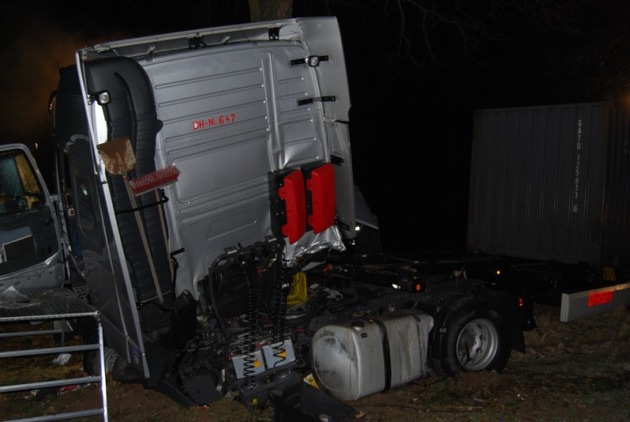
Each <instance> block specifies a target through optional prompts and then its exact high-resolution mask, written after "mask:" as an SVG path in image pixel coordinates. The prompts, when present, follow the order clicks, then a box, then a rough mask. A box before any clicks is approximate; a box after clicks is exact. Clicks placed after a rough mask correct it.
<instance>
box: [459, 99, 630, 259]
mask: <svg viewBox="0 0 630 422" xmlns="http://www.w3.org/2000/svg"><path fill="white" fill-rule="evenodd" d="M629 124H630V119H629V117H628V114H627V113H626V112H623V111H621V110H619V109H616V108H614V107H613V106H612V105H611V104H610V103H583V104H569V105H553V106H537V107H518V108H505V109H485V110H477V111H476V112H475V119H474V127H473V148H472V162H471V179H470V197H469V216H468V234H467V247H468V250H469V251H471V252H472V251H475V252H483V253H491V254H501V255H506V256H512V257H518V258H526V259H536V260H545V261H558V262H563V263H568V264H577V263H583V262H586V263H588V264H590V265H594V266H599V265H620V264H627V263H628V262H630V242H629V241H628V240H629V239H628V237H629V235H628V231H629V228H630V221H629V217H628V209H629V201H630V192H628V190H629V181H630V166H629V164H630V163H628V160H630V157H629V150H630V146H629V145H628V142H629V141H628V140H629V139H630V138H629Z"/></svg>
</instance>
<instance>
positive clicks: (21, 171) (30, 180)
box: [0, 150, 42, 215]
mask: <svg viewBox="0 0 630 422" xmlns="http://www.w3.org/2000/svg"><path fill="white" fill-rule="evenodd" d="M41 200H42V189H41V187H40V185H39V183H38V182H37V177H36V176H35V174H34V173H33V169H32V167H31V166H30V164H29V160H28V158H27V157H26V155H25V154H24V152H23V151H19V150H12V151H6V152H2V153H0V215H4V214H17V213H21V212H26V211H29V210H31V209H33V208H36V207H39V206H40V201H41Z"/></svg>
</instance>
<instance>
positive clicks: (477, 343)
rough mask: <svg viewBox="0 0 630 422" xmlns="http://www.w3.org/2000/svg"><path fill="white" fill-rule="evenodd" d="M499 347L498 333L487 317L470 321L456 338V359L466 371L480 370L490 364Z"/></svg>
mask: <svg viewBox="0 0 630 422" xmlns="http://www.w3.org/2000/svg"><path fill="white" fill-rule="evenodd" d="M498 348H499V334H498V332H497V329H496V327H495V325H494V324H493V323H492V322H491V321H490V320H488V319H485V318H478V319H474V320H472V321H470V322H469V323H468V324H466V326H464V328H463V329H462V331H461V332H460V333H459V336H458V338H457V348H456V353H457V360H458V361H459V364H460V365H461V367H462V368H463V369H465V370H467V371H481V370H483V369H485V368H487V367H488V365H490V363H491V362H492V360H493V359H494V357H495V356H496V354H497V350H498Z"/></svg>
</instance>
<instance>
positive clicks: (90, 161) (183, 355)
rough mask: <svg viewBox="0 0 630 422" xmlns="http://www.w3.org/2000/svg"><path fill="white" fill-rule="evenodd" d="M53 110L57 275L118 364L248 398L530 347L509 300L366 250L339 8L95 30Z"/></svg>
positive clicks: (449, 370) (191, 390) (182, 390)
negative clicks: (197, 24) (87, 311)
mask: <svg viewBox="0 0 630 422" xmlns="http://www.w3.org/2000/svg"><path fill="white" fill-rule="evenodd" d="M52 110H53V115H54V119H53V120H54V146H55V151H56V161H57V162H56V169H57V170H56V189H57V192H58V195H59V196H58V198H57V202H56V203H57V204H58V206H57V207H56V208H58V210H59V211H60V216H61V218H59V220H60V221H59V222H58V224H57V217H56V215H55V212H54V211H52V212H50V215H49V220H50V221H52V222H54V223H55V224H51V225H54V226H55V227H60V228H62V231H63V235H60V234H61V233H59V234H58V236H57V238H59V239H66V240H65V243H64V244H63V245H62V249H61V250H62V252H63V255H55V253H56V252H55V250H54V249H53V247H52V246H51V247H50V251H49V253H48V255H47V258H48V259H49V260H51V261H55V262H57V263H62V264H63V265H61V267H62V268H63V270H64V272H63V274H65V280H61V279H60V277H61V276H59V275H57V274H56V273H55V274H54V277H53V278H54V281H53V282H52V285H54V286H60V287H61V286H63V287H68V288H71V289H72V290H74V291H75V292H77V294H79V295H81V297H84V298H85V300H86V301H88V302H89V303H90V304H91V305H92V306H94V307H95V308H96V309H98V310H99V311H100V312H101V315H102V323H103V327H104V333H105V339H106V343H107V346H108V347H109V348H111V349H112V350H113V351H115V356H116V359H115V362H112V363H111V367H110V369H111V370H112V371H113V375H114V377H115V378H118V379H120V380H128V381H139V382H143V383H144V384H145V386H147V387H149V388H153V389H156V390H158V391H162V392H163V393H165V394H167V395H168V396H169V397H171V398H173V399H174V400H176V401H178V402H179V403H181V404H182V405H185V406H192V405H197V404H207V403H210V402H212V401H215V400H218V399H219V398H221V397H223V396H225V395H227V394H230V395H235V396H236V397H238V398H239V399H240V400H242V401H243V403H244V404H245V405H247V406H248V407H250V408H254V407H256V406H261V405H263V404H264V403H266V402H267V401H268V400H269V399H274V398H277V397H282V396H283V394H284V393H283V392H284V391H287V390H288V388H289V387H294V386H295V385H301V384H303V383H304V382H303V378H304V377H305V376H307V375H309V374H312V375H313V376H314V379H315V380H316V382H317V384H318V386H319V387H320V390H321V391H323V392H326V393H328V394H329V395H330V396H332V397H334V398H336V399H340V400H354V399H357V398H360V397H364V396H366V395H369V394H372V393H374V392H377V391H383V390H385V389H389V388H394V387H396V386H399V385H403V384H405V383H407V382H409V381H412V380H414V379H417V378H420V377H423V376H426V375H427V374H428V373H429V372H430V371H432V370H438V371H440V372H443V373H446V374H455V373H457V372H458V371H461V370H464V371H466V370H470V371H477V370H497V371H501V370H502V369H503V367H504V366H505V364H506V363H507V361H508V359H509V356H510V351H511V350H512V349H516V350H521V351H523V350H524V341H523V327H524V325H523V323H522V317H521V315H520V314H519V309H518V303H519V302H518V298H516V297H515V296H514V295H512V294H508V293H506V292H503V291H499V290H496V289H491V288H488V287H487V285H486V283H485V282H484V281H483V280H475V279H472V278H470V277H468V278H462V277H456V276H454V275H453V274H451V273H448V274H442V275H424V274H423V273H422V271H421V269H420V268H419V267H418V263H417V262H415V261H409V260H402V259H401V260H396V261H393V262H392V261H389V262H385V261H384V260H381V259H376V260H371V259H368V258H367V257H366V256H365V255H364V254H363V253H362V252H361V251H362V250H368V249H374V248H371V247H370V246H369V245H367V244H366V242H368V241H369V239H371V237H370V236H364V235H359V234H358V233H362V232H366V231H373V232H374V231H375V230H376V229H377V227H375V225H374V224H372V222H370V221H368V220H369V218H368V219H366V218H363V215H362V214H361V208H362V206H363V198H362V197H361V196H360V194H358V191H356V190H355V186H354V180H353V169H352V155H351V148H350V138H349V127H348V125H349V111H350V96H349V88H348V82H347V77H346V68H345V62H344V54H343V49H342V44H341V37H340V33H339V28H338V24H337V21H336V19H335V18H333V17H324V18H303V19H289V20H281V21H276V22H257V23H249V24H244V25H234V26H227V27H220V28H209V29H201V30H196V31H189V32H179V33H172V34H165V35H159V36H151V37H144V38H135V39H129V40H123V41H115V42H108V43H102V44H98V45H94V46H92V47H88V48H85V49H82V50H80V51H78V52H77V53H76V63H75V64H73V65H71V66H69V67H66V68H64V69H62V70H61V73H60V81H59V85H58V89H57V91H56V95H55V97H54V103H53V106H52ZM18 150H19V149H18ZM19 151H21V153H23V154H25V155H28V153H27V151H24V150H19ZM3 157H4V156H3ZM45 193H46V192H45V187H44V186H41V187H40V190H39V194H38V196H37V198H39V201H40V202H46V201H48V199H46V195H45ZM26 199H28V197H27V198H26ZM51 208H52V209H53V210H54V209H55V207H51ZM367 215H370V213H369V212H368V213H367ZM46 221H48V220H46ZM17 226H20V224H17V225H16V227H17ZM357 227H359V228H362V229H363V230H362V231H357ZM31 231H32V232H35V231H37V229H36V228H33V227H31ZM3 233H4V232H3ZM16 236H18V234H16ZM38 244H39V242H38ZM5 246H6V243H5ZM376 249H378V248H376ZM2 265H4V264H2Z"/></svg>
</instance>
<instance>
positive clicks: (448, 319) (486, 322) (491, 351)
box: [434, 296, 511, 375]
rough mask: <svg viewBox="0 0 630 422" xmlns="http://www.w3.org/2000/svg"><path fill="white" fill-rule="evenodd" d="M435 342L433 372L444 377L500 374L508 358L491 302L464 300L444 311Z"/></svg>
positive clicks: (506, 340)
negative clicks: (494, 372)
mask: <svg viewBox="0 0 630 422" xmlns="http://www.w3.org/2000/svg"><path fill="white" fill-rule="evenodd" d="M445 312H446V315H445V318H444V319H443V321H442V324H441V325H440V326H439V327H437V329H438V330H439V332H438V334H437V337H436V341H435V343H434V345H435V346H437V351H438V354H437V358H438V362H437V365H435V366H436V368H435V369H437V370H438V372H441V373H443V374H444V375H455V374H457V373H459V372H461V371H465V372H474V371H484V370H485V371H497V372H501V371H502V370H503V369H504V368H505V365H506V364H507V362H508V360H509V358H510V352H511V347H510V344H509V336H508V333H507V329H506V326H505V324H503V322H502V318H501V315H500V312H499V311H498V310H497V306H495V305H494V304H493V303H492V302H491V301H489V300H487V299H483V298H475V297H471V296H468V297H465V298H462V299H460V300H458V301H456V302H454V303H453V304H451V306H449V307H448V309H446V310H445Z"/></svg>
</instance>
